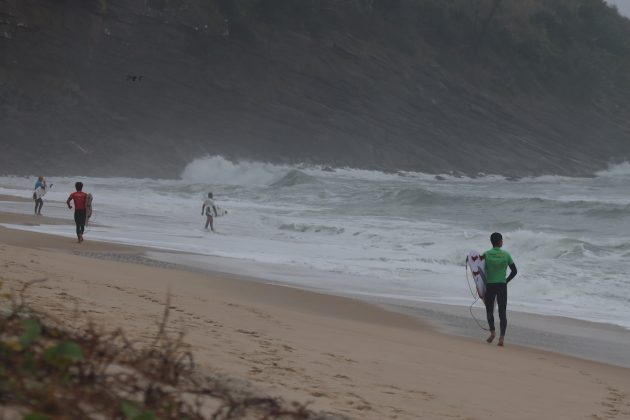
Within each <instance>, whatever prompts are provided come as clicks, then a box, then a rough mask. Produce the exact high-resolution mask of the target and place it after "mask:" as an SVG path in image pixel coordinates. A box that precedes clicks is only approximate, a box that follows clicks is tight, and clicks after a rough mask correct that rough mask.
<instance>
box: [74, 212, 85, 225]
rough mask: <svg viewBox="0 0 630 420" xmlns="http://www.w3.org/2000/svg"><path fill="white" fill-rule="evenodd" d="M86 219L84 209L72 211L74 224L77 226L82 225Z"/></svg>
mask: <svg viewBox="0 0 630 420" xmlns="http://www.w3.org/2000/svg"><path fill="white" fill-rule="evenodd" d="M86 218H87V212H86V211H85V209H76V210H75V211H74V223H76V224H77V225H84V224H85V220H86Z"/></svg>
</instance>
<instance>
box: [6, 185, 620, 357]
mask: <svg viewBox="0 0 630 420" xmlns="http://www.w3.org/2000/svg"><path fill="white" fill-rule="evenodd" d="M13 198H16V199H20V197H13V196H0V201H5V200H12V199H13ZM20 201H25V202H26V201H29V200H27V199H21V200H20ZM0 222H1V223H6V224H24V225H28V226H37V225H39V224H40V223H44V224H56V225H61V224H67V225H69V226H71V225H72V221H71V220H63V219H59V218H54V217H47V216H41V217H34V216H33V215H27V214H16V213H8V212H1V211H0ZM0 229H10V228H7V227H3V226H0ZM17 231H18V232H21V233H22V234H23V235H18V237H23V239H22V240H19V239H18V238H15V239H14V240H13V243H12V245H17V246H23V245H24V244H30V243H32V241H33V240H34V238H36V237H37V236H38V235H43V236H44V237H46V238H47V241H46V242H45V244H46V246H44V247H42V249H53V248H57V245H56V243H57V242H58V241H59V238H64V237H62V236H56V235H50V234H44V233H37V232H31V231H22V230H17ZM16 239H17V240H16ZM64 239H68V238H64ZM90 244H91V245H90V250H89V251H84V250H82V247H81V246H80V245H78V244H73V245H78V246H76V247H75V246H71V247H69V248H68V247H67V246H64V247H63V248H64V250H66V251H68V250H72V252H73V253H74V254H75V255H79V256H85V257H91V258H99V259H106V260H110V261H117V262H124V263H133V264H140V265H145V266H153V267H158V268H170V269H175V270H183V271H189V272H192V273H197V274H207V275H211V276H222V277H225V278H231V279H240V280H246V281H250V282H255V283H261V284H271V285H278V286H283V287H288V288H295V289H298V290H302V291H305V292H313V293H318V294H324V295H328V296H337V297H344V298H349V299H353V300H358V301H361V302H366V303H370V304H374V305H377V306H379V307H381V308H384V309H385V310H387V311H390V312H393V313H400V314H404V315H409V316H412V317H414V318H415V319H418V320H421V321H423V322H424V323H426V324H427V325H428V326H429V327H431V328H432V329H434V330H435V331H439V332H440V333H443V334H448V335H454V336H458V337H465V338H468V339H472V340H478V341H483V340H484V339H485V335H486V334H487V333H486V332H485V331H483V330H481V328H480V327H479V326H478V325H477V324H476V323H475V321H474V320H473V318H472V317H471V316H470V312H469V309H468V307H466V306H460V305H449V304H446V303H435V302H417V301H414V302H409V301H403V300H397V299H387V298H380V297H375V296H371V295H360V294H353V293H352V292H347V293H344V292H337V291H335V290H331V289H326V288H314V287H312V286H309V285H306V284H297V283H291V282H289V280H288V279H289V278H292V279H295V278H296V276H297V275H298V274H297V273H298V272H301V270H297V269H296V270H291V269H290V268H287V269H286V271H285V272H281V271H277V272H276V273H275V276H274V277H275V278H271V276H265V275H264V274H261V273H269V271H270V269H269V268H267V269H266V270H261V269H260V268H261V267H264V266H265V264H262V263H251V262H244V261H240V260H234V261H232V260H231V259H229V258H222V257H211V256H205V255H199V254H192V253H186V252H178V251H171V250H163V249H154V248H151V247H143V246H136V245H125V244H117V243H113V242H105V241H92V240H91V241H90ZM75 248H76V249H75ZM112 250H116V252H115V253H112ZM120 250H124V251H125V253H120V252H119V251H120ZM200 259H203V260H204V262H203V263H199V260H200ZM271 270H273V268H271ZM322 274H327V275H329V276H332V275H333V274H331V273H319V272H317V273H315V274H314V275H322ZM342 277H343V276H342ZM283 278H284V279H285V280H282V279H283ZM474 314H475V318H476V319H477V320H478V321H479V323H480V324H481V325H482V326H483V327H486V326H487V324H486V320H485V312H484V310H483V308H482V307H475V308H474ZM506 337H507V340H508V341H509V342H510V344H511V345H518V346H523V347H527V348H532V349H538V350H544V351H550V352H556V353H558V354H564V355H567V356H572V357H578V358H583V359H585V360H590V361H595V362H600V363H605V364H610V365H615V366H620V367H624V368H630V330H628V329H626V328H624V327H622V326H618V325H615V324H610V323H604V322H593V321H587V320H581V319H577V318H570V317H563V316H555V315H546V314H535V313H529V312H519V311H512V310H510V309H509V306H508V332H507V335H506Z"/></svg>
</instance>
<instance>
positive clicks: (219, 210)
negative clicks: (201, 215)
mask: <svg viewBox="0 0 630 420" xmlns="http://www.w3.org/2000/svg"><path fill="white" fill-rule="evenodd" d="M214 208H215V209H216V210H217V211H216V212H213V213H214V217H221V216H225V215H226V214H228V212H227V210H226V209H224V208H223V207H219V206H217V205H215V206H214Z"/></svg>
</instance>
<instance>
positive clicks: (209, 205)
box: [201, 193, 217, 232]
mask: <svg viewBox="0 0 630 420" xmlns="http://www.w3.org/2000/svg"><path fill="white" fill-rule="evenodd" d="M204 214H205V215H206V227H205V229H206V230H208V225H209V226H210V230H211V231H213V232H214V225H213V221H214V218H213V216H214V215H215V214H217V208H216V207H215V205H214V200H213V199H212V193H208V198H206V200H205V201H204V202H203V205H202V206H201V215H202V216H203V215H204Z"/></svg>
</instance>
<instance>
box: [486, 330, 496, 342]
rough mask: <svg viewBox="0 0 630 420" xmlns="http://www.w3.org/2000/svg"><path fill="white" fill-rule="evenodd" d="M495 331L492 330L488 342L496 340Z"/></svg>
mask: <svg viewBox="0 0 630 420" xmlns="http://www.w3.org/2000/svg"><path fill="white" fill-rule="evenodd" d="M494 337H495V335H494V331H490V337H488V339H487V340H486V341H487V342H488V343H492V342H493V341H494Z"/></svg>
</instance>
